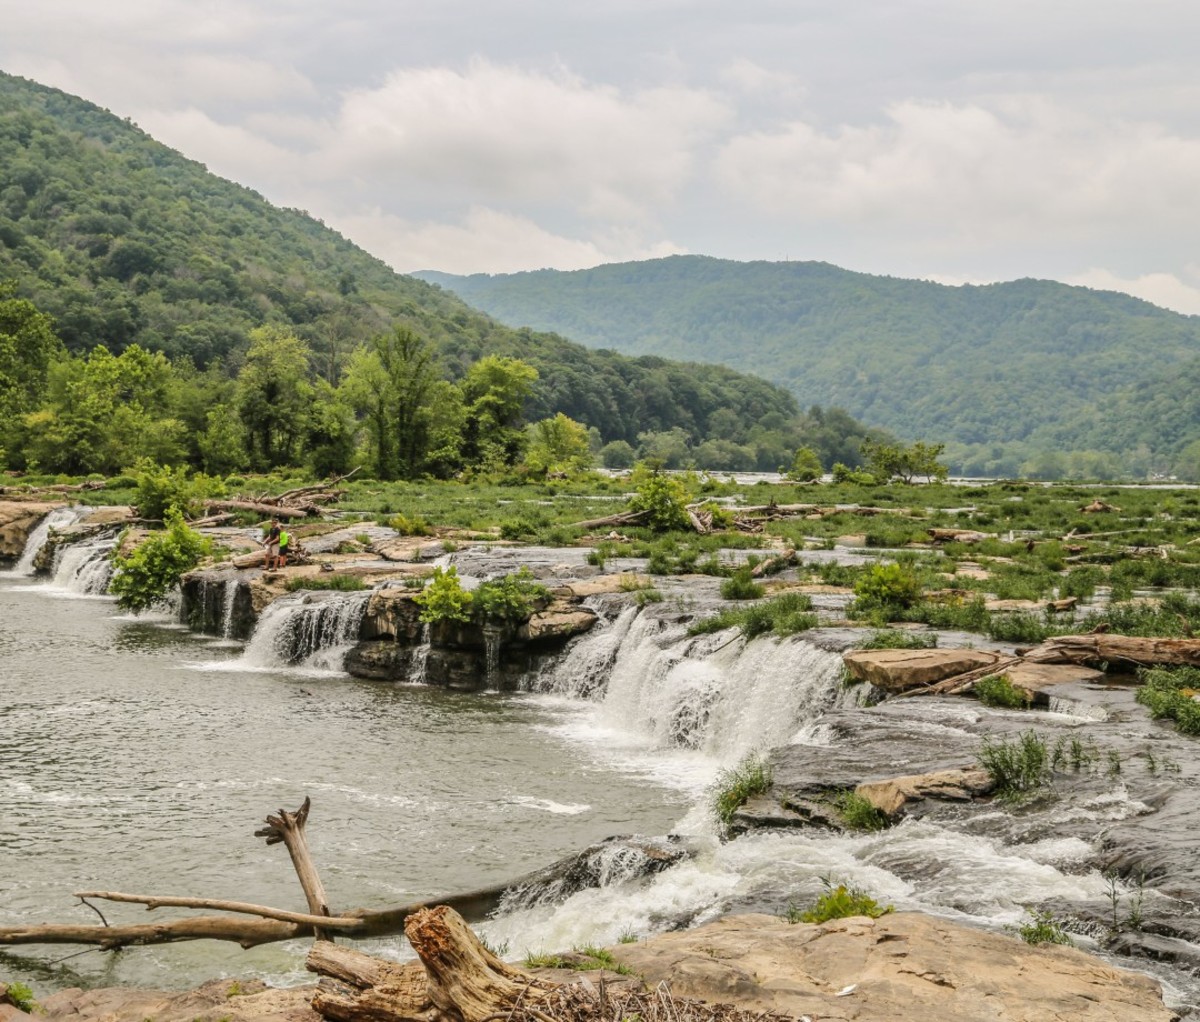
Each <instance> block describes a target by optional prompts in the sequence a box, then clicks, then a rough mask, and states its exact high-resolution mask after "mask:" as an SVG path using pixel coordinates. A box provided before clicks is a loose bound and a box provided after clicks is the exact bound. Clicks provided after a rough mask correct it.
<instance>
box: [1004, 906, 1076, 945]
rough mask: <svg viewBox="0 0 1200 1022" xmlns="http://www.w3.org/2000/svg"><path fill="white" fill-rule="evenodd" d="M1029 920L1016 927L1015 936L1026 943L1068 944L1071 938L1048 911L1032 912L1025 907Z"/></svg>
mask: <svg viewBox="0 0 1200 1022" xmlns="http://www.w3.org/2000/svg"><path fill="white" fill-rule="evenodd" d="M1025 911H1026V912H1028V913H1029V915H1030V921H1029V922H1027V923H1023V924H1022V925H1020V926H1018V927H1017V936H1019V937H1020V938H1021V939H1022V940H1023V941H1025V943H1026V944H1033V945H1037V944H1070V943H1071V938H1070V937H1068V936H1067V931H1066V930H1064V929H1063V928H1062V924H1061V923H1059V922H1058V920H1056V919H1055V918H1054V916H1052V915H1051V914H1050V913H1049V912H1034V911H1033V910H1032V909H1026V910H1025Z"/></svg>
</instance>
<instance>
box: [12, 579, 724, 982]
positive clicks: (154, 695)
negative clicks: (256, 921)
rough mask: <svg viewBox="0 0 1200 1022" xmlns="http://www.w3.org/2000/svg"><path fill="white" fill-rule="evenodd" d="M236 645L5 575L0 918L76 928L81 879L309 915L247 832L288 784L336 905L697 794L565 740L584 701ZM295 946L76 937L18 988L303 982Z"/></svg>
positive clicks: (513, 858)
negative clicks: (118, 945)
mask: <svg viewBox="0 0 1200 1022" xmlns="http://www.w3.org/2000/svg"><path fill="white" fill-rule="evenodd" d="M240 653H241V650H240V647H239V646H237V645H226V644H222V643H219V642H218V643H214V642H212V641H210V640H206V639H204V638H202V637H198V636H195V635H193V634H191V633H189V632H187V631H186V630H183V629H182V628H180V627H178V626H176V625H174V624H173V623H171V622H170V621H169V620H168V619H166V618H163V619H151V620H141V619H137V618H133V617H130V616H126V615H122V614H120V613H119V612H118V611H117V608H116V607H115V604H113V603H112V602H111V601H110V600H109V599H107V598H103V597H82V596H80V595H79V594H77V593H75V592H73V591H71V590H67V589H64V588H61V587H56V586H54V585H51V584H48V583H44V582H35V581H33V580H31V579H28V578H22V577H20V576H16V575H13V574H8V575H0V662H2V663H3V672H2V674H0V801H2V803H3V806H4V811H3V813H2V814H0V864H2V865H0V921H3V922H4V923H6V924H13V923H18V922H40V921H44V922H66V921H75V922H80V923H94V922H96V921H97V919H96V916H95V915H94V914H93V913H92V912H91V911H90V910H89V909H87V908H86V907H82V906H80V905H79V903H78V902H77V901H76V900H75V899H73V898H72V893H73V892H74V891H78V890H85V889H93V890H95V889H100V890H113V891H127V892H137V893H149V894H175V895H187V896H194V897H215V898H228V899H234V900H241V901H250V902H255V903H259V904H269V905H275V906H281V907H291V908H293V909H295V910H298V911H299V910H303V906H304V900H303V896H302V894H301V893H300V891H299V887H298V884H297V882H296V879H295V876H294V874H293V872H292V869H291V865H290V863H289V861H288V857H287V854H286V851H284V850H283V848H282V846H274V847H267V846H266V845H265V843H264V842H263V841H262V840H261V839H258V838H255V837H254V836H253V832H254V830H255V828H256V827H258V826H261V825H262V822H263V819H264V817H265V816H266V815H267V813H269V812H273V811H275V810H276V809H279V808H286V809H295V808H297V807H298V806H299V805H300V803H301V802H302V801H303V799H304V798H305V796H311V798H312V800H313V809H312V815H311V818H310V823H309V839H310V844H311V845H312V849H313V854H314V857H315V860H316V862H317V864H318V867H319V868H320V869H321V871H322V875H323V879H324V880H325V885H326V888H327V890H328V892H329V896H330V899H331V902H332V903H333V905H334V906H335V908H348V907H370V908H382V907H386V906H393V905H399V904H405V903H407V902H410V901H414V900H417V899H420V898H426V897H430V896H434V895H437V894H441V893H449V892H455V891H465V890H470V889H473V888H477V887H481V886H484V885H488V884H492V883H497V882H500V881H503V880H506V879H509V878H512V877H515V876H517V875H519V874H521V873H524V872H526V871H528V870H531V869H534V868H537V867H539V866H542V865H545V864H547V863H549V862H551V861H553V860H554V859H556V858H558V857H559V856H561V855H563V854H566V853H569V852H574V851H577V850H579V849H582V848H583V847H585V846H586V845H588V844H589V843H591V842H593V841H596V840H598V839H601V838H604V837H607V836H609V835H612V834H627V833H631V832H641V833H646V834H665V833H666V832H667V831H668V830H669V829H670V828H671V826H672V825H673V824H674V823H675V822H676V821H677V820H678V819H679V818H680V817H681V816H682V815H683V814H684V813H685V812H686V810H687V807H688V805H689V804H690V802H691V801H692V797H693V795H694V792H690V791H689V790H688V788H689V785H688V784H687V783H679V781H678V780H676V781H675V782H674V783H669V784H663V783H655V781H654V780H653V779H652V778H651V777H648V776H647V775H646V774H647V771H644V770H643V771H639V770H637V769H636V768H633V769H631V768H629V764H626V766H625V768H621V767H619V766H612V765H609V764H606V762H605V755H604V752H603V749H602V748H601V747H600V746H599V745H593V744H589V743H588V742H586V741H580V740H579V738H578V735H579V732H580V727H579V724H580V721H579V715H580V708H581V706H580V704H578V703H572V702H570V701H567V700H562V699H553V698H540V697H534V696H522V695H519V694H505V695H501V694H498V693H483V694H477V695H476V694H464V693H458V692H446V691H443V690H438V689H433V688H427V687H423V686H405V685H401V686H393V685H381V684H379V683H371V682H362V681H356V680H353V679H351V678H348V677H346V676H344V675H341V674H338V673H335V672H318V671H300V672H287V671H283V670H264V669H250V668H247V667H245V666H243V664H242V663H241V662H240ZM701 774H703V765H701ZM704 780H705V776H702V775H698V776H697V777H696V779H695V782H696V783H697V784H702V783H703V781H704ZM104 911H105V913H106V915H107V916H108V917H109V919H110V921H112V920H118V919H119V920H122V921H125V922H133V921H147V920H146V917H145V915H144V914H143V913H142V912H141V910H140V909H135V908H133V907H129V906H106V907H105V909H104ZM173 911H174V910H159V911H158V913H157V915H160V916H161V915H166V914H168V913H171V912H173ZM301 943H302V942H301ZM392 943H396V942H392ZM71 950H72V949H71V948H70V947H69V946H68V947H66V948H65V949H64V950H63V951H62V952H61V953H55V952H56V951H57V949H56V948H49V949H47V948H40V949H38V954H37V958H38V959H39V960H40V961H46V960H49V959H55V958H61V957H62V955H64V954H67V953H69V952H70V951H71ZM47 952H48V953H47ZM302 953H303V949H302V948H297V947H287V946H284V947H282V948H278V947H266V948H260V949H256V950H254V951H250V952H246V951H242V950H240V949H239V948H237V947H236V946H233V945H222V944H218V943H216V942H195V943H190V944H186V945H185V944H180V945H174V946H168V947H160V948H138V949H133V950H127V951H124V952H121V953H119V954H107V953H102V952H99V951H91V952H87V953H85V954H81V955H79V956H78V957H75V958H72V959H69V960H68V962H66V963H64V965H69V968H70V971H66V970H65V969H64V970H62V971H61V973H60V974H59V976H58V977H57V978H55V977H53V976H45V975H43V974H32V975H31V976H30V977H28V978H27V981H30V982H31V983H32V984H33V985H35V986H36V987H37V988H38V989H39V990H40V989H44V988H45V985H46V983H47V982H49V983H51V985H58V984H59V983H60V982H61V983H63V984H67V985H71V984H73V983H76V982H79V981H80V980H82V981H85V982H87V983H89V984H90V983H98V982H103V983H105V984H110V983H121V984H126V983H128V984H146V985H157V986H164V987H180V986H186V985H188V984H190V983H192V982H198V981H200V980H203V979H205V978H209V977H211V976H214V975H222V974H230V975H244V974H247V973H250V972H255V973H261V974H264V975H267V976H269V977H271V978H272V979H274V980H277V981H284V982H286V981H290V980H295V979H298V978H300V976H302V975H303V974H302V973H300V972H299V971H298V970H299V969H300V963H301V959H302ZM20 954H21V955H22V956H26V957H33V956H34V952H33V951H32V950H31V949H22V950H21V951H20ZM14 964H17V963H14Z"/></svg>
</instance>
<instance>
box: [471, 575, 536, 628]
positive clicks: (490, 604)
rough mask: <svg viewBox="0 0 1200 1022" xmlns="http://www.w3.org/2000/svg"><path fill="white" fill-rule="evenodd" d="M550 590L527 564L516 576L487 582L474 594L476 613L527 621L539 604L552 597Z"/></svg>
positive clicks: (509, 619)
mask: <svg viewBox="0 0 1200 1022" xmlns="http://www.w3.org/2000/svg"><path fill="white" fill-rule="evenodd" d="M549 598H550V590H548V589H547V588H546V587H545V586H544V585H542V584H541V583H540V582H538V581H537V580H536V579H535V578H534V577H533V573H532V572H531V571H530V570H529V569H528V568H526V567H522V568H521V570H520V571H518V572H516V573H515V574H512V575H505V576H504V577H503V578H499V579H495V580H493V581H490V582H483V583H481V584H480V586H479V588H478V589H476V590H475V593H474V601H473V602H474V610H475V614H476V616H477V617H478V616H482V617H483V618H484V619H490V620H494V621H524V620H525V619H526V618H528V617H529V615H530V614H532V613H533V611H534V610H535V608H536V605H537V604H538V603H539V602H541V601H545V600H549Z"/></svg>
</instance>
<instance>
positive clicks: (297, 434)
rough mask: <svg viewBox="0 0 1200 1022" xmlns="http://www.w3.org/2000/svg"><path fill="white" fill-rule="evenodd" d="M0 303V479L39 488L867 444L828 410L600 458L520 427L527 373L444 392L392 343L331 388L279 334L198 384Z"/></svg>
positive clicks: (560, 465)
mask: <svg viewBox="0 0 1200 1022" xmlns="http://www.w3.org/2000/svg"><path fill="white" fill-rule="evenodd" d="M12 292H13V288H12V285H5V286H4V290H0V465H3V466H5V467H8V468H12V469H21V470H30V471H36V472H40V473H51V474H58V473H65V474H70V475H87V474H92V473H98V474H102V475H112V474H115V473H119V472H122V471H124V470H127V469H130V468H132V467H134V466H136V465H138V464H140V463H144V462H150V463H153V464H155V465H162V466H180V467H184V466H186V467H190V468H192V469H195V470H198V471H202V472H204V473H206V474H209V475H214V476H223V475H228V474H230V473H235V472H242V471H247V470H253V471H269V470H271V469H275V468H279V467H281V466H297V465H305V466H307V467H309V468H310V469H311V470H312V471H313V472H315V473H317V474H319V475H331V474H337V473H343V472H346V471H348V470H349V469H350V468H351V467H354V466H362V467H365V468H366V469H367V470H368V472H369V473H371V474H373V475H374V476H375V477H376V478H379V479H412V478H417V477H420V476H425V475H429V476H435V477H443V478H445V477H451V476H455V475H458V474H460V473H464V472H466V473H478V472H487V473H497V472H499V473H503V472H506V471H508V470H510V469H511V468H513V467H514V466H517V465H524V466H525V471H528V472H530V473H533V474H535V475H545V474H547V473H551V472H572V471H577V470H581V469H585V468H588V467H590V466H591V465H593V464H594V463H596V462H597V461H599V462H601V463H603V464H606V465H609V466H611V467H627V466H628V465H629V464H632V462H633V461H634V460H635V459H637V458H650V459H655V460H657V461H659V462H661V463H662V464H664V465H667V466H668V467H672V468H674V467H678V468H690V467H697V468H708V469H718V470H721V469H737V468H754V467H756V466H757V465H758V464H759V463H760V462H762V461H769V463H770V467H771V468H775V467H778V466H780V465H784V466H786V465H790V464H791V463H792V461H793V459H794V456H795V449H796V447H797V446H800V445H801V444H807V445H808V446H809V447H812V448H813V449H815V450H819V451H820V452H821V455H819V456H820V457H823V458H825V460H826V464H830V465H831V464H832V463H833V462H834V461H835V460H838V459H842V458H846V457H849V458H850V459H851V460H852V461H854V462H855V463H857V462H858V461H859V460H860V451H859V445H860V444H865V445H869V443H870V442H871V440H872V437H873V436H874V435H873V434H868V431H866V430H864V429H863V428H862V427H861V426H860V425H859V424H858V423H856V422H855V421H854V420H853V419H850V418H849V417H848V416H846V415H845V414H844V413H842V412H839V411H837V410H832V411H825V410H822V409H820V408H813V409H811V410H810V411H809V412H808V413H807V415H804V416H792V417H790V418H788V417H785V416H783V415H780V414H779V413H775V412H772V413H768V414H767V415H766V416H764V417H763V418H762V419H760V420H758V421H752V422H749V423H746V422H742V421H741V420H740V419H738V418H737V417H736V415H734V414H733V413H731V412H728V411H726V412H725V414H723V415H714V417H713V418H714V420H716V423H717V427H716V428H717V429H718V430H719V431H720V436H719V438H718V439H716V440H703V441H702V442H700V443H696V442H695V440H694V438H693V437H692V436H691V435H690V434H688V433H687V432H686V431H685V430H683V429H681V428H679V427H673V428H672V429H669V430H662V431H657V432H656V431H643V432H642V433H641V434H640V435H639V437H638V443H637V446H636V447H635V446H634V445H632V444H629V443H628V442H626V441H611V442H609V443H607V444H605V443H604V437H603V435H602V434H601V433H600V431H599V430H597V429H595V427H590V426H589V425H588V424H586V423H581V422H578V421H576V420H574V419H572V418H571V417H570V416H568V415H566V414H564V413H563V412H556V413H554V414H552V415H547V416H545V417H543V418H541V419H538V420H535V421H533V422H532V423H530V421H529V418H530V416H529V409H530V407H531V405H532V401H531V398H532V396H533V394H534V392H535V388H536V385H537V383H538V380H539V374H538V371H537V369H536V368H534V367H533V366H532V365H530V364H529V363H527V362H525V361H523V360H521V359H518V358H512V357H509V356H505V355H485V356H484V357H482V358H480V359H479V360H477V361H476V362H474V363H473V364H472V365H471V366H470V367H469V368H468V369H467V371H466V372H465V373H464V374H463V375H462V376H461V378H459V379H457V380H456V379H452V378H451V377H450V376H449V375H448V374H447V372H446V368H445V365H444V363H443V360H442V358H441V357H440V356H439V354H438V352H437V351H436V349H435V347H434V345H433V344H432V342H431V341H430V340H429V339H427V338H425V337H422V336H420V335H419V334H417V333H415V332H414V331H413V330H411V329H410V328H409V327H406V326H396V327H393V328H392V329H391V330H388V331H385V332H382V333H379V334H376V335H375V336H373V337H371V338H368V339H366V341H365V342H364V343H363V344H361V345H360V346H359V347H356V348H355V349H354V350H353V351H351V352H350V354H349V355H348V357H347V358H346V360H345V364H344V369H343V370H342V371H341V372H340V374H339V376H338V378H337V380H336V382H330V381H329V380H327V379H325V378H324V377H323V376H321V375H320V374H319V373H318V371H317V368H318V366H319V365H320V363H321V353H320V352H317V351H315V350H314V349H313V348H312V347H311V345H309V344H308V343H307V342H306V341H305V340H304V339H303V338H301V337H299V336H298V335H297V334H296V333H294V332H293V331H291V330H289V329H288V328H286V327H282V326H279V325H274V324H270V325H266V326H262V327H257V328H255V329H254V330H252V331H251V332H250V337H249V347H248V348H247V350H246V352H245V355H244V356H243V357H242V358H241V359H240V366H239V368H238V369H237V371H236V372H235V373H233V374H230V373H228V372H226V371H225V369H224V368H223V367H222V366H221V365H217V364H214V365H210V366H209V367H208V368H206V369H203V370H201V369H198V368H196V366H195V365H194V364H193V363H192V362H191V360H190V359H186V358H182V359H175V360H171V359H168V358H167V357H166V355H164V354H163V353H162V352H151V351H147V350H146V349H144V348H142V347H141V346H140V345H138V344H132V345H129V346H127V347H125V348H124V349H123V350H122V351H121V352H120V353H119V354H113V353H112V352H110V351H109V350H108V349H107V348H106V347H104V346H103V345H97V346H96V347H94V348H93V349H91V350H90V351H88V352H86V353H76V354H72V353H70V352H68V351H67V350H66V347H65V346H64V345H63V343H62V342H61V341H60V339H59V338H58V337H57V336H56V335H55V333H54V331H53V324H52V321H51V319H50V317H48V316H47V315H46V314H45V313H43V312H41V311H40V310H39V309H38V308H37V307H36V305H34V303H32V302H30V301H29V300H27V299H23V298H18V297H16V296H15V295H14V294H13V293H12Z"/></svg>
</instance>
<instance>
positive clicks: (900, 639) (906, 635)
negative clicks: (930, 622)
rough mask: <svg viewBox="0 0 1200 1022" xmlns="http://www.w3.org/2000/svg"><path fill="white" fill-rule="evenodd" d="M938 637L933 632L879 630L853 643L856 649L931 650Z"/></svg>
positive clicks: (897, 629)
mask: <svg viewBox="0 0 1200 1022" xmlns="http://www.w3.org/2000/svg"><path fill="white" fill-rule="evenodd" d="M937 644H938V637H937V635H935V634H934V633H933V632H910V631H908V630H906V629H904V628H881V629H879V630H877V631H875V632H872V633H871V634H870V635H868V636H867V637H866V638H865V639H863V640H862V642H858V643H855V648H856V649H933V648H934V647H936V646H937Z"/></svg>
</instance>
